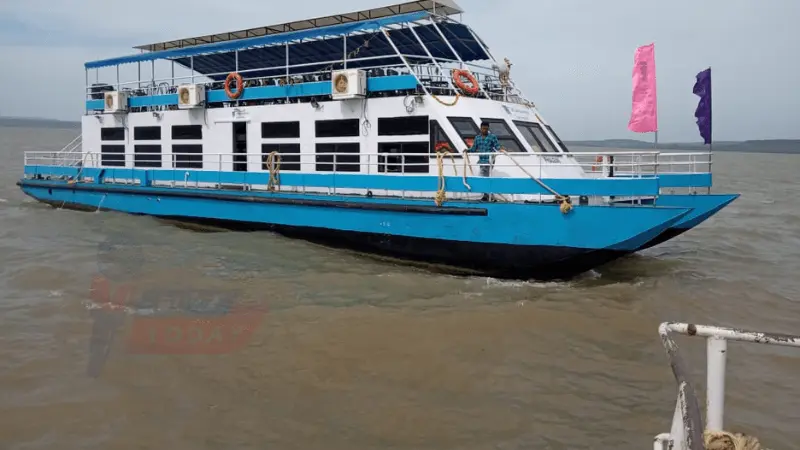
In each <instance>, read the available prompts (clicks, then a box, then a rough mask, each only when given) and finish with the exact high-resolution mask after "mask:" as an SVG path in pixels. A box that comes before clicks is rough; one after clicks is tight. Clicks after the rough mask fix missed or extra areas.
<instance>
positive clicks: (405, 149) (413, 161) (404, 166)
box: [378, 142, 430, 173]
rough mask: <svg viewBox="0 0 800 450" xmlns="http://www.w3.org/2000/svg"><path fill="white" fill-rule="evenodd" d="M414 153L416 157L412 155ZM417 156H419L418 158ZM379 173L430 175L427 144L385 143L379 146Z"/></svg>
mask: <svg viewBox="0 0 800 450" xmlns="http://www.w3.org/2000/svg"><path fill="white" fill-rule="evenodd" d="M411 153H413V154H414V155H411ZM417 154H418V155H419V156H417ZM378 172H380V173H428V172H430V158H429V156H428V143H427V142H384V143H382V144H378Z"/></svg>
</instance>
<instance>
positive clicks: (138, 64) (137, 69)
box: [136, 61, 142, 89]
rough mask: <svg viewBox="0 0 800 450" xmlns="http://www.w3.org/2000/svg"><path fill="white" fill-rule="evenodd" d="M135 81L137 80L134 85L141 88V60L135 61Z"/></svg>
mask: <svg viewBox="0 0 800 450" xmlns="http://www.w3.org/2000/svg"><path fill="white" fill-rule="evenodd" d="M136 81H137V85H136V87H138V88H139V89H141V88H142V62H141V61H137V62H136Z"/></svg>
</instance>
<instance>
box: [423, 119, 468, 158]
mask: <svg viewBox="0 0 800 450" xmlns="http://www.w3.org/2000/svg"><path fill="white" fill-rule="evenodd" d="M428 147H429V148H430V155H431V157H434V158H435V157H436V149H437V148H438V147H443V148H445V149H449V150H450V152H451V153H452V154H453V157H455V158H461V152H459V150H458V149H457V148H456V146H455V145H453V141H451V140H450V138H449V137H447V134H446V133H445V132H444V130H443V129H442V127H441V126H440V125H439V122H437V121H435V120H431V140H430V142H429V143H428Z"/></svg>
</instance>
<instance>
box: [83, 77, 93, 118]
mask: <svg viewBox="0 0 800 450" xmlns="http://www.w3.org/2000/svg"><path fill="white" fill-rule="evenodd" d="M83 71H84V72H86V82H85V83H84V84H83V99H84V100H86V99H87V98H91V97H90V94H91V93H92V92H91V91H90V90H89V69H83ZM83 105H84V106H83V113H84V114H89V108H87V107H86V102H85V101H84V102H83Z"/></svg>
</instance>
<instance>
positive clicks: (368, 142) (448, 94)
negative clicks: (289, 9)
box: [82, 0, 584, 195]
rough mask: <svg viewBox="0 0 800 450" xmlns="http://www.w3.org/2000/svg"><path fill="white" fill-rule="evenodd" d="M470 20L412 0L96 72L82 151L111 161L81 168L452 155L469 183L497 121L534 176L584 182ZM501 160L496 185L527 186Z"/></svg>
mask: <svg viewBox="0 0 800 450" xmlns="http://www.w3.org/2000/svg"><path fill="white" fill-rule="evenodd" d="M462 12H463V11H462V9H461V8H460V7H459V6H458V5H456V4H455V3H454V2H453V1H451V0H429V1H414V2H408V3H403V4H398V5H393V6H387V7H382V8H376V9H371V10H365V11H359V12H354V13H349V14H340V15H335V16H328V17H320V18H316V19H310V20H301V21H296V22H292V23H285V24H280V25H272V26H265V27H260V28H253V29H247V30H241V31H233V32H226V33H220V34H213V35H207V36H200V37H194V38H183V39H178V40H174V41H168V42H159V43H155V44H148V45H143V46H139V47H137V49H139V50H140V51H141V53H139V54H135V55H131V56H125V57H116V58H111V59H106V60H100V61H92V62H88V63H86V64H85V68H86V79H87V87H86V90H87V99H86V112H85V115H84V117H83V120H82V123H83V127H82V128H83V129H82V132H83V133H82V135H83V137H82V148H83V151H84V153H88V154H92V155H96V154H99V155H100V158H99V160H97V158H90V160H89V161H85V162H84V164H85V165H87V166H98V165H99V166H103V167H126V168H156V169H191V170H210V171H224V172H230V171H233V172H265V171H268V170H269V167H268V159H269V155H270V154H273V153H274V152H277V154H278V155H280V171H281V172H289V171H293V172H301V173H342V172H343V173H361V174H385V175H414V174H425V175H436V174H437V173H438V171H439V164H440V162H439V161H438V160H437V151H440V150H447V151H449V152H450V153H449V154H448V156H447V158H446V160H447V161H446V162H445V164H444V166H445V167H444V172H445V175H451V176H462V175H463V173H464V171H465V170H467V171H470V170H471V171H472V172H473V173H475V174H477V173H478V169H477V165H476V162H477V161H476V160H477V157H476V156H471V158H470V167H467V165H466V164H465V163H464V161H462V158H463V156H462V154H461V151H462V150H464V149H466V148H468V147H469V146H470V145H471V143H472V139H473V138H474V137H475V135H476V134H478V132H479V129H478V127H479V124H480V123H481V122H482V121H486V122H489V123H490V125H491V131H492V132H493V133H494V134H496V135H497V137H498V138H499V141H500V143H501V145H502V146H503V147H504V148H505V149H506V150H507V151H508V152H509V153H512V154H516V155H518V156H517V157H515V159H517V162H524V165H526V166H529V167H533V168H535V171H536V174H535V175H536V176H539V177H545V178H546V177H567V178H575V177H583V176H584V171H583V170H582V169H581V168H580V167H579V166H577V165H576V164H570V161H573V160H572V159H570V154H569V151H568V149H567V148H566V146H564V144H563V143H562V142H561V140H560V139H559V137H558V135H557V134H556V133H555V131H554V130H553V129H552V128H551V127H550V126H548V125H547V124H546V123H545V122H544V121H543V119H542V118H541V116H540V115H539V113H538V112H537V111H536V109H535V107H534V105H533V103H532V102H530V101H529V100H527V99H526V97H525V96H524V95H523V93H522V92H521V91H520V90H519V89H518V88H517V87H516V85H515V84H514V82H513V80H512V78H511V76H510V71H511V63H510V62H509V61H508V60H507V59H506V60H505V61H503V62H499V63H498V61H496V60H495V58H494V57H493V56H492V54H491V53H490V51H489V49H488V46H487V45H486V44H485V43H484V41H483V40H482V39H481V38H480V37H479V36H478V35H477V34H476V33H475V31H474V30H473V29H472V28H471V27H470V26H468V25H467V24H464V23H462V22H461V21H460V20H459V17H460V15H461V14H462ZM134 66H135V68H136V75H135V76H134V77H133V78H134V80H133V81H122V79H121V78H120V68H121V67H123V68H125V70H128V71H129V72H130V71H131V70H130V68H131V67H134ZM157 68H158V70H157ZM165 68H166V70H165ZM109 69H112V70H109ZM167 71H168V73H166V74H165V73H164V72H167ZM181 71H182V72H183V73H179V72H181ZM101 72H102V76H101ZM157 74H158V76H157ZM161 75H166V77H162V76H161ZM90 80H91V82H90ZM503 158H505V157H504V156H501V157H498V161H497V162H496V166H495V168H494V172H493V175H492V176H498V177H502V176H510V177H525V176H526V175H525V174H524V173H523V172H522V171H521V170H520V169H519V167H518V166H517V164H516V163H513V162H511V161H501V159H503ZM472 166H474V167H472ZM530 170H534V169H530ZM386 194H389V195H391V193H388V192H387V193H386ZM403 195H413V194H411V193H408V192H404V193H403ZM425 195H430V193H428V194H425Z"/></svg>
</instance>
